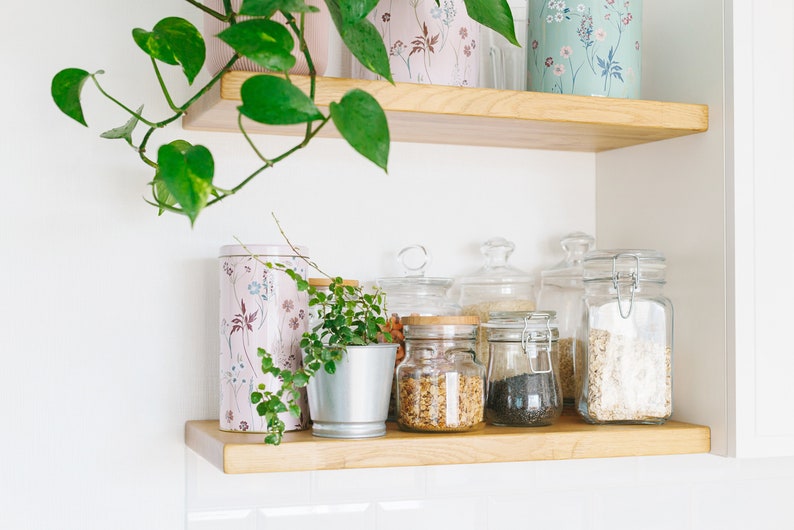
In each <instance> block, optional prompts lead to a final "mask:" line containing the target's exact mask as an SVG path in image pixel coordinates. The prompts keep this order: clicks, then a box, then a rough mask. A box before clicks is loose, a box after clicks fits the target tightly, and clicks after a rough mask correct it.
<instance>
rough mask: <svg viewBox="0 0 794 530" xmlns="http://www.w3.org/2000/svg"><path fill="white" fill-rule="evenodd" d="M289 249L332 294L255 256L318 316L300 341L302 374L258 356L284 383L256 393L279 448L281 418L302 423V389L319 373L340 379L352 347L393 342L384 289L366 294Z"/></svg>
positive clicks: (269, 433) (267, 370)
mask: <svg viewBox="0 0 794 530" xmlns="http://www.w3.org/2000/svg"><path fill="white" fill-rule="evenodd" d="M282 234H283V232H282ZM287 241H288V243H289V240H287ZM289 245H290V247H291V248H292V249H293V251H294V252H295V253H296V254H297V255H298V256H300V257H301V258H303V259H304V260H305V261H306V263H307V264H308V265H309V266H310V267H312V268H313V269H315V270H316V271H318V272H319V273H320V274H322V275H323V276H325V277H327V278H328V279H329V280H330V283H329V285H328V289H327V291H326V290H319V289H317V288H316V287H314V286H313V285H311V284H309V282H308V281H306V280H304V279H303V277H302V276H301V275H299V274H298V273H297V272H295V271H294V270H293V269H290V268H289V267H287V266H286V265H283V264H281V263H275V262H270V261H261V260H260V259H259V257H258V256H256V255H253V257H254V259H256V260H257V261H259V262H260V263H262V264H263V265H265V266H266V267H268V268H270V269H273V270H279V271H282V272H284V273H285V274H286V275H287V276H289V277H290V278H291V279H292V280H293V281H294V282H295V285H296V286H297V288H298V291H301V292H306V293H307V295H308V297H309V301H308V304H309V308H310V309H313V310H314V311H315V312H316V314H317V318H316V321H314V323H313V324H312V328H311V329H310V330H308V331H306V332H304V333H303V336H302V337H301V341H300V347H301V349H302V350H303V352H304V356H303V365H302V366H301V367H300V368H298V369H297V370H288V369H284V368H279V367H278V366H276V364H275V362H274V361H273V357H272V355H271V354H270V353H269V352H267V351H266V350H265V349H264V348H258V349H257V355H258V356H259V357H260V358H261V359H262V362H261V368H262V372H263V373H264V374H265V375H272V376H273V377H275V378H276V379H277V380H279V381H280V383H281V385H280V386H279V388H278V389H276V390H269V389H268V388H267V387H266V385H265V384H263V383H260V384H259V385H258V389H257V390H256V391H254V392H252V393H251V403H253V404H254V405H256V411H257V414H259V416H261V417H263V418H264V419H265V425H266V434H265V443H267V444H271V445H279V444H280V443H281V440H282V437H283V436H284V429H285V425H284V421H283V420H281V419H280V418H279V414H281V413H284V412H289V413H290V414H292V415H293V416H295V417H296V418H297V417H300V414H301V409H300V406H299V405H298V400H299V399H300V396H301V394H300V389H301V388H303V387H305V386H306V385H308V384H309V380H310V379H311V378H312V376H314V375H315V374H316V373H317V372H318V371H320V370H325V371H326V372H327V373H329V374H333V373H335V372H336V362H337V361H340V360H342V357H343V355H344V352H345V349H346V348H347V347H348V346H363V345H366V344H374V343H377V342H391V340H392V338H391V335H390V334H389V333H388V331H385V329H386V325H387V321H386V309H385V306H384V294H383V292H382V291H381V290H380V289H379V288H375V289H374V290H373V291H372V292H367V291H366V290H365V289H364V287H362V286H360V285H355V286H354V285H349V284H347V283H345V282H344V281H343V280H342V278H340V277H331V276H328V274H326V273H324V272H323V271H322V270H321V269H320V268H319V267H318V266H317V264H316V263H314V262H313V261H311V260H309V259H308V258H306V257H305V256H301V255H300V253H299V252H298V251H297V249H296V248H295V247H294V246H293V245H292V244H291V243H289Z"/></svg>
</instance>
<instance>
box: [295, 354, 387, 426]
mask: <svg viewBox="0 0 794 530" xmlns="http://www.w3.org/2000/svg"><path fill="white" fill-rule="evenodd" d="M396 355H397V344H370V345H367V346H348V347H347V351H346V352H345V355H344V357H343V359H342V360H341V361H339V362H338V363H336V373H334V374H328V373H326V372H325V371H324V370H321V371H319V372H317V373H316V374H315V375H314V377H312V379H311V381H310V382H309V386H308V387H307V390H308V395H309V414H310V416H311V419H312V422H313V425H312V434H314V435H315V436H322V437H324V438H375V437H378V436H383V435H385V434H386V418H387V417H388V414H389V397H390V394H391V387H392V379H393V378H394V359H395V357H396Z"/></svg>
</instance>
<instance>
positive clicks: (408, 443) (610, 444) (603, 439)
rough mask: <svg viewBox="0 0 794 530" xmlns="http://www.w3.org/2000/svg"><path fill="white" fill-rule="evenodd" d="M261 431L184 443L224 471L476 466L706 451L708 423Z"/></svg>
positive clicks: (201, 434)
mask: <svg viewBox="0 0 794 530" xmlns="http://www.w3.org/2000/svg"><path fill="white" fill-rule="evenodd" d="M263 438H264V435H262V434H242V433H229V432H223V431H221V430H219V428H218V421H217V420H200V421H189V422H187V424H186V425H185V442H186V444H187V446H188V447H190V448H191V449H193V450H194V451H195V452H197V453H198V454H199V455H201V456H202V457H204V458H206V459H207V460H208V461H209V462H211V463H212V464H214V465H215V466H217V467H218V468H219V469H221V470H222V471H223V472H225V473H268V472H284V471H310V470H322V469H354V468H373V467H400V466H427V465H442V464H482V463H494V462H522V461H530V460H566V459H574V458H606V457H618V456H650V455H674V454H691V453H707V452H709V451H710V450H711V432H710V430H709V428H708V427H704V426H700V425H692V424H688V423H681V422H677V421H668V422H667V423H665V424H664V425H590V424H587V423H584V422H583V421H582V420H580V419H579V418H578V416H576V415H575V413H565V414H563V415H562V417H560V419H559V420H558V421H557V422H556V423H555V424H554V425H552V426H549V427H528V428H516V427H492V426H490V425H488V426H485V428H483V429H481V430H478V431H474V432H467V433H455V434H435V433H433V434H428V433H409V432H403V431H400V430H398V429H397V427H396V426H395V424H393V423H392V422H389V423H388V432H387V433H386V436H384V437H380V438H368V439H361V440H334V439H329V438H318V437H315V436H312V434H311V431H299V432H291V433H286V434H285V436H284V440H283V442H282V444H281V445H279V446H277V447H276V446H270V445H265V444H264V442H263Z"/></svg>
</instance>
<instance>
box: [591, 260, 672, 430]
mask: <svg viewBox="0 0 794 530" xmlns="http://www.w3.org/2000/svg"><path fill="white" fill-rule="evenodd" d="M665 269H666V265H665V258H664V255H663V254H662V253H661V252H658V251H655V250H624V249H619V250H594V251H591V252H588V253H587V254H586V255H585V258H584V284H585V319H584V329H585V331H584V339H585V340H586V341H587V348H586V353H585V355H583V356H582V358H581V364H582V365H581V370H580V373H581V374H582V377H583V381H582V392H581V394H580V395H579V397H578V399H577V410H578V412H579V414H580V415H581V416H582V417H583V418H584V420H585V421H587V422H589V423H648V424H660V423H664V422H665V421H666V420H667V419H669V418H670V416H671V415H672V412H673V407H672V396H673V388H672V358H673V305H672V302H671V301H670V300H669V299H668V298H667V297H666V296H665V295H664V294H663V292H662V290H663V287H664V284H665Z"/></svg>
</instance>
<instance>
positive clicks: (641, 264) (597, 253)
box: [583, 249, 667, 284]
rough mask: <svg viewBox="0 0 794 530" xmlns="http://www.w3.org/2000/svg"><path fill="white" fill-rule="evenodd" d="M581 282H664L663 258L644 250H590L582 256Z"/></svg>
mask: <svg viewBox="0 0 794 530" xmlns="http://www.w3.org/2000/svg"><path fill="white" fill-rule="evenodd" d="M583 263H584V272H583V278H584V281H585V282H586V283H587V282H612V283H613V284H617V283H634V284H638V283H639V282H656V283H664V282H665V269H666V268H667V265H666V263H665V258H664V254H662V253H661V252H659V251H658V250H648V249H612V250H593V251H590V252H588V253H587V254H585V256H584V260H583Z"/></svg>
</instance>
